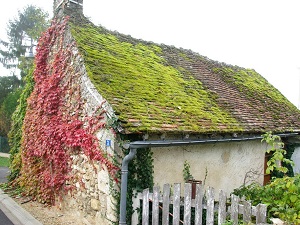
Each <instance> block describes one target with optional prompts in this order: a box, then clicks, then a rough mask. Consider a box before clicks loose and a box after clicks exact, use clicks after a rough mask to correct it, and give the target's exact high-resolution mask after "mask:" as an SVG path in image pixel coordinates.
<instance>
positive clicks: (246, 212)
mask: <svg viewBox="0 0 300 225" xmlns="http://www.w3.org/2000/svg"><path fill="white" fill-rule="evenodd" d="M243 204H244V214H243V220H244V221H245V222H246V223H249V222H251V216H252V212H251V211H252V210H251V209H252V206H251V203H250V202H248V201H244V202H243Z"/></svg>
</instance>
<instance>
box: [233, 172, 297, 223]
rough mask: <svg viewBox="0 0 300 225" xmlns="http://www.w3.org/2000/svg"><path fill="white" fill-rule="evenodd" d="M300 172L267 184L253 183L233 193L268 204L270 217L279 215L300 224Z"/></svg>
mask: <svg viewBox="0 0 300 225" xmlns="http://www.w3.org/2000/svg"><path fill="white" fill-rule="evenodd" d="M299 193H300V174H298V175H297V176H295V177H283V178H275V179H273V180H272V182H271V183H270V184H268V185H266V186H260V185H258V184H251V185H249V186H243V187H241V188H239V189H235V190H234V192H233V194H235V195H238V196H240V197H242V196H245V198H246V199H247V200H251V202H252V204H253V205H257V204H258V203H263V204H266V205H267V206H268V218H272V217H278V218H280V219H282V220H284V221H286V222H287V224H300V195H299Z"/></svg>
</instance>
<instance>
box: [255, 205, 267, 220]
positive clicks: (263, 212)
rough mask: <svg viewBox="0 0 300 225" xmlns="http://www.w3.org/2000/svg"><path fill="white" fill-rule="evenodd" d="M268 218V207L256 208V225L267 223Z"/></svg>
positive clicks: (258, 206)
mask: <svg viewBox="0 0 300 225" xmlns="http://www.w3.org/2000/svg"><path fill="white" fill-rule="evenodd" d="M266 216H267V206H266V205H264V204H258V205H257V206H256V223H257V224H259V223H265V222H266Z"/></svg>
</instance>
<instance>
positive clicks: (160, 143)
mask: <svg viewBox="0 0 300 225" xmlns="http://www.w3.org/2000/svg"><path fill="white" fill-rule="evenodd" d="M276 135H278V136H280V137H292V136H297V135H299V133H283V134H276ZM262 138H263V137H262V136H261V135H254V136H249V137H246V136H244V137H233V138H221V139H220V138H219V139H218V138H216V139H194V140H193V139H186V140H185V139H183V140H153V141H134V142H130V143H128V144H126V145H124V146H123V147H124V148H125V149H130V152H129V154H128V155H126V156H125V157H124V159H123V161H122V174H121V200H120V220H119V225H126V224H127V223H126V210H127V209H126V196H127V182H128V164H129V162H130V161H131V160H132V159H133V158H134V156H135V155H136V152H137V149H138V148H151V147H169V146H182V145H197V144H205V143H221V142H235V141H251V140H260V139H262Z"/></svg>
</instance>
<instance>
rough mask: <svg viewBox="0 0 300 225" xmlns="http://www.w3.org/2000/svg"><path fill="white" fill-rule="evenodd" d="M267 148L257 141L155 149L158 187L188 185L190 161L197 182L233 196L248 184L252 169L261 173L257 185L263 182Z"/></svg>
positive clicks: (155, 175) (155, 170)
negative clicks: (185, 177) (186, 164)
mask: <svg viewBox="0 0 300 225" xmlns="http://www.w3.org/2000/svg"><path fill="white" fill-rule="evenodd" d="M266 147H267V146H266V145H265V144H263V143H261V142H260V140H257V141H245V142H231V143H229V142H227V143H217V144H201V145H193V146H188V147H182V146H176V147H164V148H152V151H153V158H154V184H155V185H157V184H158V185H159V186H160V187H161V188H162V187H163V184H165V183H170V184H173V183H182V184H183V183H184V180H183V173H182V170H183V164H184V161H185V160H187V161H188V162H189V163H190V165H191V173H192V175H193V176H194V178H195V179H196V180H202V181H203V180H204V178H205V171H206V168H207V171H208V174H207V178H206V181H205V185H206V186H211V187H214V188H215V190H217V191H219V190H220V189H222V190H224V191H226V192H227V194H229V193H230V192H231V191H233V189H234V188H237V187H240V186H241V185H242V184H243V183H244V178H245V175H246V173H247V172H248V171H250V170H251V169H252V170H254V171H258V172H259V173H260V175H259V177H258V178H257V182H259V183H260V184H262V183H263V169H264V158H265V150H266Z"/></svg>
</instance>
